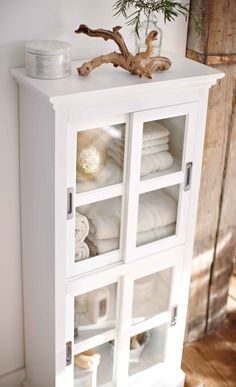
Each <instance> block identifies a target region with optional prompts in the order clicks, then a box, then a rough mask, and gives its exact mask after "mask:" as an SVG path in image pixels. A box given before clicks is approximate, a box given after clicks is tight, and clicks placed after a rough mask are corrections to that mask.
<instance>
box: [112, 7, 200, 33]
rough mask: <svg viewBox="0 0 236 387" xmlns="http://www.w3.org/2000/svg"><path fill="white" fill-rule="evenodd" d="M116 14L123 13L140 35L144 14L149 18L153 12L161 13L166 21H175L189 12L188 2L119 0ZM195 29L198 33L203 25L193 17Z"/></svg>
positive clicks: (133, 30) (129, 24)
mask: <svg viewBox="0 0 236 387" xmlns="http://www.w3.org/2000/svg"><path fill="white" fill-rule="evenodd" d="M113 9H114V12H115V13H114V16H119V15H122V16H124V17H125V18H126V19H127V25H128V26H130V27H131V30H132V33H134V34H136V35H137V36H138V37H139V29H140V26H141V18H142V14H144V15H145V16H146V18H147V20H149V19H150V17H151V16H152V15H153V14H157V13H161V14H163V16H164V21H165V23H166V21H173V20H175V18H176V17H177V16H178V15H180V14H181V15H183V16H184V17H185V18H186V20H187V17H188V14H189V8H188V2H186V1H185V2H183V1H182V2H180V1H171V0H117V1H116V3H115V5H114V7H113ZM193 21H194V23H195V29H196V31H197V32H198V33H200V31H201V26H200V24H199V23H198V21H197V20H196V18H194V17H193Z"/></svg>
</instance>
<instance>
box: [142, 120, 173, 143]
mask: <svg viewBox="0 0 236 387" xmlns="http://www.w3.org/2000/svg"><path fill="white" fill-rule="evenodd" d="M169 134H170V132H169V130H168V129H167V128H166V127H165V126H164V125H162V124H160V123H159V122H158V121H150V122H144V126H143V142H145V141H150V140H156V139H158V138H163V137H166V136H169Z"/></svg>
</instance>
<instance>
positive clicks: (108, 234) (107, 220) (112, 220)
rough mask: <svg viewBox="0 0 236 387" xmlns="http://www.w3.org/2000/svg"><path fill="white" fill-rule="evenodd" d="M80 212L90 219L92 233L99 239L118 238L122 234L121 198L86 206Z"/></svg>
mask: <svg viewBox="0 0 236 387" xmlns="http://www.w3.org/2000/svg"><path fill="white" fill-rule="evenodd" d="M80 211H81V212H82V213H83V214H84V215H85V216H86V217H87V218H88V219H89V224H90V225H91V226H90V232H91V230H92V231H94V232H96V236H97V238H98V239H110V238H117V237H118V236H119V234H120V217H121V198H120V197H116V198H113V199H109V200H103V201H100V202H96V203H93V204H92V205H90V204H89V205H86V206H83V207H81V208H80Z"/></svg>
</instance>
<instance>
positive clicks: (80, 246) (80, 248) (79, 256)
mask: <svg viewBox="0 0 236 387" xmlns="http://www.w3.org/2000/svg"><path fill="white" fill-rule="evenodd" d="M89 254H90V253H89V248H88V245H87V244H86V243H85V242H82V243H76V244H75V262H78V261H82V260H84V259H88V258H89Z"/></svg>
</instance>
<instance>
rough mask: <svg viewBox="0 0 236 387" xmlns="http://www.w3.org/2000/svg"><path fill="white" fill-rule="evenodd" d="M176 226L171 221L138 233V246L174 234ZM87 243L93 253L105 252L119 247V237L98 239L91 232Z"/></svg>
mask: <svg viewBox="0 0 236 387" xmlns="http://www.w3.org/2000/svg"><path fill="white" fill-rule="evenodd" d="M175 227H176V224H175V223H171V224H168V225H166V226H163V227H158V228H154V229H152V230H148V231H145V232H140V233H138V234H137V246H141V245H145V244H146V243H150V242H154V241H158V240H159V239H163V238H167V237H168V236H171V235H174V233H175ZM86 243H87V244H88V245H89V248H90V251H91V252H92V249H93V253H94V254H93V255H96V254H105V253H107V252H109V251H114V250H117V249H119V238H112V239H97V238H96V235H94V234H89V235H88V238H87V239H86ZM95 246H96V247H95Z"/></svg>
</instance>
